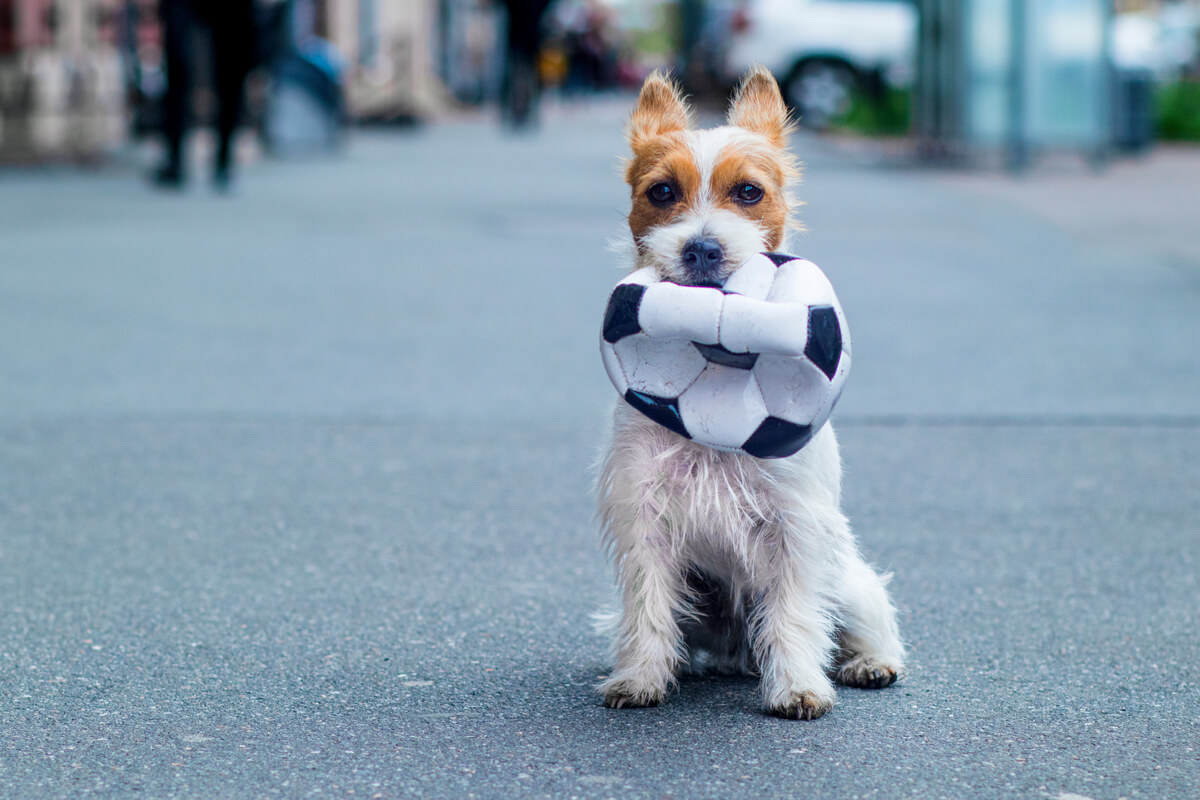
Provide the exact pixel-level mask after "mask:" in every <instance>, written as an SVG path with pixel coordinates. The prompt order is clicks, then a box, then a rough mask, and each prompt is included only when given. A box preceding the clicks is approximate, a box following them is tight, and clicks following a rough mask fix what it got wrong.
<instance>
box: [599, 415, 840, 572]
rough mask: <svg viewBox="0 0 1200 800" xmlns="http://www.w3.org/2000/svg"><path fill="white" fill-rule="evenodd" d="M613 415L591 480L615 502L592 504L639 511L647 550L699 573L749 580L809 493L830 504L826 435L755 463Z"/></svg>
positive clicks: (833, 491) (766, 562)
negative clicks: (648, 535)
mask: <svg viewBox="0 0 1200 800" xmlns="http://www.w3.org/2000/svg"><path fill="white" fill-rule="evenodd" d="M616 417H617V418H616V426H615V429H614V433H613V442H612V447H611V448H610V451H609V454H608V458H607V459H606V462H605V464H604V469H603V472H602V474H601V488H602V490H603V491H602V494H603V495H604V496H606V499H607V500H609V501H611V502H612V503H613V504H615V505H609V504H608V503H602V513H614V512H616V513H619V512H618V509H621V508H626V509H628V508H641V509H645V512H644V513H647V514H652V515H654V517H655V518H656V519H655V520H654V522H655V523H656V524H654V525H653V526H651V527H652V528H653V530H654V531H655V534H654V535H655V536H656V537H661V541H658V542H657V543H656V545H657V546H658V547H663V548H665V549H667V550H669V551H670V552H671V553H672V554H673V555H674V556H675V557H676V558H678V559H679V560H681V561H683V562H685V563H690V564H693V565H695V566H696V567H698V568H700V569H702V570H705V571H711V572H716V573H719V574H726V575H731V576H736V577H737V578H739V579H743V580H746V581H748V582H750V583H755V582H756V581H754V574H755V573H757V572H760V571H762V570H764V569H769V568H770V566H771V565H772V563H773V562H775V561H776V560H777V556H778V555H779V549H780V548H781V547H783V546H784V543H783V542H782V541H780V531H781V530H783V529H789V530H794V526H793V525H790V524H789V523H791V522H793V521H794V520H793V519H792V518H793V517H794V516H795V515H796V514H800V515H803V514H804V513H805V506H806V505H808V502H807V501H809V500H813V499H817V498H816V497H814V496H813V495H822V497H821V498H820V499H822V500H824V501H825V503H829V502H830V501H833V503H834V505H836V495H837V486H836V483H834V485H829V483H830V477H829V476H830V475H835V476H836V475H837V471H836V469H832V470H831V469H829V467H830V465H836V464H837V462H838V456H837V445H836V442H835V440H834V439H833V437H832V432H831V431H830V432H829V433H828V434H826V435H823V436H822V435H818V437H816V438H815V439H814V440H813V442H811V443H810V444H809V445H808V446H807V447H806V448H805V449H804V450H802V451H801V452H800V453H799V454H797V455H796V456H793V457H791V458H788V459H779V460H761V459H755V458H751V457H749V456H746V455H742V454H739V453H727V452H722V451H719V450H714V449H712V448H708V447H704V446H701V445H698V444H695V443H693V442H689V441H686V440H684V439H682V438H680V437H679V436H677V435H675V434H673V433H671V432H670V431H667V430H665V429H663V428H661V427H660V426H658V425H657V424H655V423H654V422H652V421H650V420H648V419H645V418H644V417H642V416H641V415H640V414H638V413H637V412H636V411H634V410H633V409H631V408H629V407H627V406H625V405H624V404H620V405H619V406H618V409H617V413H616ZM835 480H836V479H835ZM605 509H608V512H605ZM646 522H650V521H649V520H646ZM615 544H617V545H618V546H620V544H621V543H615Z"/></svg>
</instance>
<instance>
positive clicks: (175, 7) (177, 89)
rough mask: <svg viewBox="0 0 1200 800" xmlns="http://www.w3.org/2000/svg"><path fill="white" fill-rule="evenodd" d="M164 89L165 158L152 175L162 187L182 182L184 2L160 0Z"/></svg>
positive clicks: (187, 35) (187, 67) (189, 21)
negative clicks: (164, 69) (164, 65)
mask: <svg viewBox="0 0 1200 800" xmlns="http://www.w3.org/2000/svg"><path fill="white" fill-rule="evenodd" d="M159 16H160V18H161V20H162V26H163V50H164V61H165V63H166V68H167V89H166V94H165V95H164V97H163V139H164V144H165V146H166V155H165V159H164V161H163V164H162V166H160V167H159V168H158V170H157V172H155V174H154V180H155V182H156V183H158V184H159V185H162V186H181V185H182V184H183V179H184V153H183V149H184V147H183V146H184V138H185V136H186V135H187V128H188V123H189V121H190V119H189V118H190V116H191V114H190V112H191V108H190V105H191V103H190V100H191V95H192V92H191V89H192V72H193V67H194V65H193V63H192V62H193V53H192V31H193V30H195V27H196V26H195V11H194V10H193V8H192V4H191V3H190V2H188V0H161V2H160V4H159Z"/></svg>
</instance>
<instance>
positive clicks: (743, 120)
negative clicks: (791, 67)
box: [726, 64, 792, 148]
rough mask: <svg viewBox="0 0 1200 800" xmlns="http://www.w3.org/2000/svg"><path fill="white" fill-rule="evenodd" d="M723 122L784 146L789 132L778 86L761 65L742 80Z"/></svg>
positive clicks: (784, 106) (785, 108) (789, 123)
mask: <svg viewBox="0 0 1200 800" xmlns="http://www.w3.org/2000/svg"><path fill="white" fill-rule="evenodd" d="M726 119H727V120H728V122H729V124H730V125H736V126H737V127H739V128H745V129H746V130H749V131H754V132H755V133H761V134H762V135H763V136H765V137H767V138H768V139H769V140H770V141H771V144H773V145H775V146H776V147H780V148H782V147H786V146H787V139H788V134H790V133H791V132H792V122H791V120H790V119H789V117H788V108H787V104H786V103H784V102H783V96H782V95H781V94H780V93H779V84H778V83H776V82H775V78H774V76H773V75H771V73H770V72H769V71H768V70H767V68H766V67H764V66H762V65H761V64H759V65H756V66H754V67H752V68H751V69H750V71H749V72H747V73H746V77H745V78H743V79H742V84H741V86H739V87H738V90H737V91H736V92H734V95H733V100H732V101H731V102H730V104H729V115H728V116H727V117H726Z"/></svg>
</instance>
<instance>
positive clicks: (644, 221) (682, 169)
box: [625, 133, 704, 247]
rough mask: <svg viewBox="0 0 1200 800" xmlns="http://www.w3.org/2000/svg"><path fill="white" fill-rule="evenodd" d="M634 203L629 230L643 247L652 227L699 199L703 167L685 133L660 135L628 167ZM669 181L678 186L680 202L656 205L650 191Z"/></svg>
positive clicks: (680, 212) (666, 222)
mask: <svg viewBox="0 0 1200 800" xmlns="http://www.w3.org/2000/svg"><path fill="white" fill-rule="evenodd" d="M625 180H626V182H628V183H629V188H630V195H631V197H632V200H633V206H632V208H631V209H630V211H629V230H630V232H631V233H633V239H634V241H635V242H638V245H639V247H640V246H641V238H642V236H643V235H645V233H646V232H647V231H649V230H650V229H651V228H655V227H657V226H659V225H665V224H668V223H670V222H671V221H673V220H674V219H676V218H677V217H678V216H679V215H680V214H682V213H683V212H684V211H685V210H686V209H687V208H688V206H690V205H691V204H692V203H694V202H696V199H697V198H699V196H700V193H701V191H702V190H703V188H704V187H703V186H701V185H700V170H699V169H698V168H697V167H696V162H695V159H693V158H692V151H691V150H690V149H689V148H688V146H687V143H686V142H685V141H684V138H683V135H682V133H674V134H670V135H667V136H660V137H658V138H656V139H655V140H654V141H653V142H652V143H651V144H650V145H648V146H647V147H645V148H643V150H642V151H641V152H639V153H637V154H636V155H635V156H634V158H633V159H632V160H631V161H630V162H629V166H628V168H627V169H626V170H625ZM664 182H665V183H669V184H671V186H672V187H673V188H674V189H675V193H676V201H675V203H673V204H671V205H669V206H656V205H655V204H654V203H651V202H650V199H649V198H648V197H647V196H646V192H648V191H649V190H650V187H651V186H653V185H655V184H656V183H664Z"/></svg>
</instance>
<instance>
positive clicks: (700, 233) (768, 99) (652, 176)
mask: <svg viewBox="0 0 1200 800" xmlns="http://www.w3.org/2000/svg"><path fill="white" fill-rule="evenodd" d="M726 123H727V124H726V125H723V126H721V127H719V128H712V129H709V130H694V129H693V128H692V117H691V110H690V109H689V108H688V106H687V104H686V102H685V101H684V100H683V98H682V97H681V96H680V93H679V89H678V88H677V87H676V85H675V84H674V83H673V82H672V81H671V80H669V79H668V78H666V77H664V76H663V75H662V74H660V73H657V72H656V73H654V74H653V75H651V76H650V77H649V78H647V79H646V82H645V84H644V85H643V86H642V91H641V94H640V95H639V96H638V101H637V106H636V108H634V111H633V116H632V117H631V118H630V121H629V127H628V130H627V136H628V139H629V147H630V149H631V150H632V151H633V157H632V158H631V159H629V162H628V164H627V166H626V169H625V180H626V181H627V182H628V183H629V186H630V189H631V190H632V197H633V207H632V208H631V209H630V212H629V229H630V231H631V232H632V233H633V240H634V243H635V244H636V246H637V265H638V267H647V266H652V267H654V268H655V270H657V272H658V274H659V276H660V277H661V278H663V279H664V280H670V281H674V282H675V283H681V284H688V285H717V286H719V285H722V284H723V283H724V282H725V279H726V278H728V277H729V275H730V273H731V272H733V271H734V270H735V269H737V267H738V265H740V264H741V263H742V262H743V261H745V260H746V259H747V258H749V257H750V256H752V255H754V254H755V253H758V252H762V251H770V250H775V249H777V248H779V247H780V246H781V245H782V244H783V239H784V234H785V232H786V230H787V228H788V225H789V224H790V220H791V210H792V208H791V207H792V204H793V203H792V201H791V199H790V198H789V196H788V194H787V185H788V182H789V181H790V180H791V179H793V178H795V177H797V176H798V174H799V173H798V169H797V166H796V162H795V160H794V159H793V157H792V156H791V155H790V154H789V153H788V151H787V139H788V135H789V134H790V133H791V130H792V123H791V121H790V120H789V118H788V110H787V106H786V105H785V104H784V102H783V98H782V97H781V96H780V94H779V86H778V85H777V84H776V83H775V79H774V78H773V77H772V76H771V74H770V73H769V72H767V70H766V69H764V68H762V67H756V68H755V69H753V70H751V71H750V72H749V73H748V74H747V75H746V77H745V79H744V80H743V81H742V84H741V86H740V87H739V88H738V90H737V92H736V93H735V94H734V97H733V101H732V102H731V103H730V106H729V113H728V116H727V117H726Z"/></svg>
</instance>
